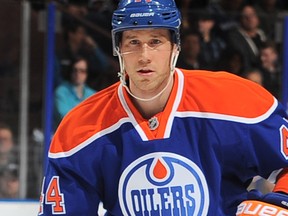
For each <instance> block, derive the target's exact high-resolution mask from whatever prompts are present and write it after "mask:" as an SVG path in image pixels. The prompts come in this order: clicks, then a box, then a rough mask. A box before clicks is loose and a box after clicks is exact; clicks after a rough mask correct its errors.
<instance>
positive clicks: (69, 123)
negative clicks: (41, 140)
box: [50, 83, 126, 153]
mask: <svg viewBox="0 0 288 216" xmlns="http://www.w3.org/2000/svg"><path fill="white" fill-rule="evenodd" d="M118 86H119V83H116V84H114V85H112V86H110V87H108V88H106V89H104V90H102V91H99V92H97V93H95V94H94V95H92V96H90V97H89V98H87V99H86V100H84V101H83V102H82V103H80V104H79V105H78V106H76V107H75V108H73V109H72V110H71V111H70V112H69V113H68V114H67V115H66V116H65V117H64V118H63V120H62V122H61V123H60V125H59V127H58V128H57V130H56V132H55V135H54V137H53V140H52V143H51V146H50V153H58V152H66V151H69V150H71V149H73V148H75V147H76V146H77V145H79V144H80V143H83V142H84V141H86V140H87V139H89V138H90V137H92V136H93V135H95V134H96V133H98V132H100V131H102V130H104V129H106V128H108V127H110V126H112V125H113V124H115V123H117V122H118V121H119V119H121V118H122V117H125V115H126V114H125V112H124V110H123V108H122V106H121V104H120V102H119V98H118ZM112 112H113V113H114V115H111V113H112Z"/></svg>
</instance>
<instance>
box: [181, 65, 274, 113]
mask: <svg viewBox="0 0 288 216" xmlns="http://www.w3.org/2000/svg"><path fill="white" fill-rule="evenodd" d="M182 71H183V73H184V76H185V84H184V85H185V86H184V89H185V90H184V100H183V106H182V108H183V109H187V108H188V107H193V110H191V111H199V112H209V113H217V114H224V115H232V116H238V117H247V118H256V117H259V116H261V115H263V114H265V113H266V112H267V111H268V110H269V109H271V107H273V105H275V103H276V99H275V98H274V97H273V96H272V95H271V94H270V93H269V92H268V91H267V90H266V89H264V88H263V87H262V86H260V85H258V84H256V83H254V82H252V81H250V80H247V79H244V78H242V77H240V76H237V75H234V74H231V73H228V72H224V71H217V72H211V71H204V70H195V71H188V70H182Z"/></svg>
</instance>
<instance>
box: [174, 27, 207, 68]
mask: <svg viewBox="0 0 288 216" xmlns="http://www.w3.org/2000/svg"><path fill="white" fill-rule="evenodd" d="M200 38H201V35H200V34H199V32H197V31H193V30H191V31H186V32H184V33H183V34H182V40H181V41H182V44H181V53H180V55H179V59H178V62H177V67H179V68H183V69H204V68H205V65H204V64H203V61H202V60H201V59H200V56H199V54H200V50H201V45H200Z"/></svg>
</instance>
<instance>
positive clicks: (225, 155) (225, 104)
mask: <svg viewBox="0 0 288 216" xmlns="http://www.w3.org/2000/svg"><path fill="white" fill-rule="evenodd" d="M174 80H175V81H174V86H173V89H172V92H171V95H170V97H169V100H168V102H167V105H166V107H165V109H164V110H163V112H161V113H158V114H157V115H155V116H154V117H153V118H151V119H144V118H143V117H142V116H141V115H140V113H139V112H138V111H137V109H136V108H135V106H134V105H133V103H132V102H131V100H130V98H129V95H128V93H127V92H126V90H125V88H123V86H122V85H121V84H120V83H116V84H114V85H113V86H111V87H109V88H107V89H105V90H103V91H101V92H98V93H97V94H95V95H93V96H92V97H90V98H88V99H87V100H86V101H84V102H82V103H81V104H80V105H79V106H77V107H76V108H75V109H73V110H72V111H71V112H70V113H69V114H68V115H67V116H66V117H65V118H64V120H63V121H62V123H61V124H60V126H59V128H58V130H57V131H56V133H55V135H54V137H53V141H52V143H51V147H50V151H49V161H48V168H47V171H46V173H45V177H44V181H43V188H42V193H41V199H40V201H41V207H40V212H39V215H45V216H46V215H47V216H48V215H69V216H74V215H75V216H95V215H97V210H98V205H99V202H103V205H104V208H105V209H106V210H107V214H106V215H108V216H112V215H113V216H121V215H125V216H126V215H127V216H128V215H129V216H130V215H131V216H132V215H133V216H134V215H137V216H138V215H139V216H169V215H171V216H172V215H173V216H177V215H179V216H180V215H181V216H194V215H195V216H196V215H197V216H200V215H201V216H202V215H210V216H215V215H217V216H222V215H223V216H224V215H235V212H236V208H237V205H238V204H239V203H240V202H241V201H243V200H245V199H246V196H247V191H246V187H247V186H248V185H249V184H250V182H251V179H252V178H253V176H255V175H261V176H263V177H266V178H267V177H268V176H269V175H270V174H271V172H273V171H275V170H278V169H281V168H283V167H287V166H288V161H287V158H288V146H287V134H288V133H287V131H288V129H287V127H288V122H287V120H286V119H285V118H286V113H285V110H284V109H283V107H282V106H281V104H279V102H278V101H277V100H276V99H275V98H274V97H273V96H272V95H271V94H270V93H268V92H267V91H266V90H265V89H263V88H262V87H260V86H259V85H257V84H255V83H253V82H251V81H248V80H245V79H242V78H240V77H237V76H235V75H232V74H229V73H225V72H208V71H186V70H182V69H176V72H175V74H174Z"/></svg>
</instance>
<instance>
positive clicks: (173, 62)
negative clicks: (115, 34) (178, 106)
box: [115, 47, 179, 102]
mask: <svg viewBox="0 0 288 216" xmlns="http://www.w3.org/2000/svg"><path fill="white" fill-rule="evenodd" d="M115 52H116V53H117V56H118V59H119V64H120V72H118V77H119V78H120V82H121V84H122V86H123V87H124V88H125V89H126V90H127V92H128V93H129V94H130V96H132V97H133V98H135V99H136V100H139V101H144V102H148V101H152V100H154V99H156V98H158V97H159V96H160V95H161V94H162V93H163V92H164V91H165V90H166V89H167V88H168V86H169V84H170V82H171V80H172V79H173V75H174V71H175V67H176V62H177V59H178V56H179V48H178V47H177V49H176V50H174V51H173V52H172V55H171V60H170V74H169V80H168V82H167V84H166V85H165V87H164V88H163V89H162V90H161V91H160V92H159V93H158V94H156V95H154V96H153V97H151V98H140V97H138V96H136V95H134V94H133V93H132V92H131V91H130V89H129V87H128V86H127V82H126V79H125V75H126V73H125V65H124V61H123V57H122V55H121V53H120V51H119V47H117V49H116V50H115Z"/></svg>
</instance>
